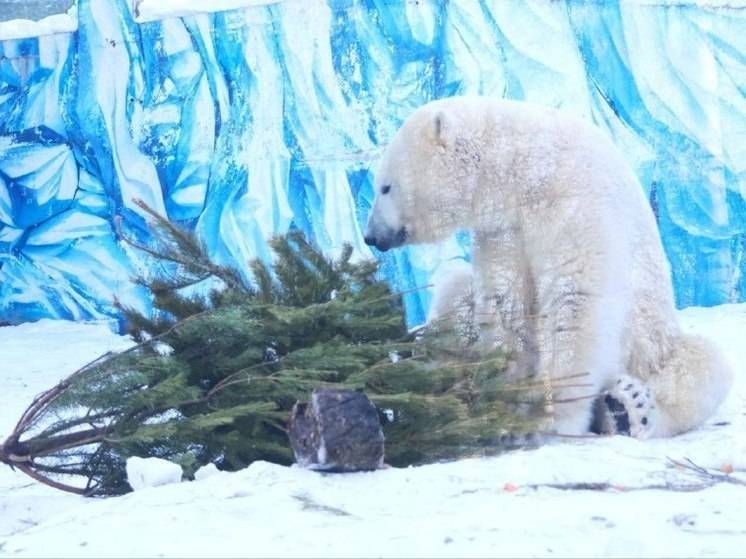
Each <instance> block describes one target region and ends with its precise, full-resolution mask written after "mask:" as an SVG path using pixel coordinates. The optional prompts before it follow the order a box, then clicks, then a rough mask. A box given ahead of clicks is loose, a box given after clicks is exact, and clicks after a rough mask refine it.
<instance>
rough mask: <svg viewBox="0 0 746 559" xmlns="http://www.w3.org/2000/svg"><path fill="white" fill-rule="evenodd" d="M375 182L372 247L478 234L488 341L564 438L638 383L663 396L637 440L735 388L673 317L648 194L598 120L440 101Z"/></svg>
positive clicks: (471, 285)
mask: <svg viewBox="0 0 746 559" xmlns="http://www.w3.org/2000/svg"><path fill="white" fill-rule="evenodd" d="M385 186H390V190H389V191H388V192H387V193H386V194H384V193H383V191H384V187H385ZM376 189H377V196H376V201H375V203H374V207H373V209H372V211H371V216H370V219H369V222H368V230H367V232H366V240H367V241H368V242H369V243H370V244H374V245H376V246H379V248H381V249H382V250H386V249H388V248H391V247H395V246H398V245H400V244H402V242H407V243H420V242H433V241H438V240H441V239H444V238H446V237H447V236H448V235H450V234H451V233H452V232H454V231H455V230H457V229H469V230H471V231H472V232H473V235H474V250H473V267H474V275H473V280H472V281H468V280H466V279H464V278H465V276H463V275H460V276H459V277H458V278H457V281H458V282H459V284H463V285H464V286H465V287H464V291H463V293H464V297H468V291H469V290H473V293H474V295H473V310H472V311H470V312H473V320H474V321H475V323H476V325H477V328H478V331H479V336H480V343H482V344H484V346H485V347H486V348H487V349H490V348H493V347H495V346H498V345H499V346H502V347H507V348H509V349H511V350H513V351H514V352H515V354H516V360H515V363H514V367H513V370H512V374H514V375H516V376H518V377H527V376H535V377H537V378H541V379H543V381H544V382H545V383H546V385H547V386H549V388H550V390H549V397H550V398H551V400H552V402H551V404H552V406H551V407H553V409H554V425H553V429H554V430H555V431H557V432H560V433H566V434H579V433H583V432H585V431H587V429H588V426H589V424H590V420H591V407H592V397H593V396H594V395H596V394H599V393H602V392H603V391H606V390H610V389H613V387H614V385H615V382H616V380H617V379H619V378H620V377H621V376H622V375H625V374H627V375H630V376H631V377H634V378H635V379H639V380H640V381H642V382H643V383H645V385H646V386H649V388H650V390H651V393H652V398H653V400H654V404H651V405H653V406H654V407H655V409H656V414H654V415H655V416H654V417H650V418H648V419H647V420H646V426H645V428H644V429H643V428H640V427H639V425H638V426H637V428H636V430H635V433H636V434H638V435H639V436H665V435H672V434H675V433H679V432H682V431H685V430H687V429H690V428H692V427H694V426H696V425H698V424H699V423H701V422H702V421H703V420H704V419H706V418H707V417H708V416H709V415H710V414H711V413H712V412H713V411H714V410H715V408H716V407H717V406H718V404H719V403H720V401H721V400H722V399H723V397H724V395H725V394H726V393H727V391H728V389H729V387H730V383H731V372H730V370H729V369H728V367H727V366H726V364H725V363H724V361H723V359H722V358H721V357H720V355H719V354H718V352H717V351H716V350H715V348H714V347H712V346H711V345H710V344H708V343H707V342H705V340H703V339H700V338H694V337H691V336H687V335H684V334H683V333H682V332H681V330H680V328H679V326H678V324H677V322H676V317H675V313H674V300H673V292H672V287H671V279H670V270H669V266H668V263H667V260H666V258H665V255H664V253H663V248H662V245H661V242H660V238H659V236H658V231H657V227H656V223H655V219H654V216H653V213H652V211H651V209H650V206H649V204H648V202H647V200H646V199H645V196H644V194H643V190H642V188H641V186H640V184H639V183H638V181H637V179H636V177H635V176H634V174H633V173H632V171H631V170H630V168H629V166H628V165H627V164H626V163H625V161H624V159H623V157H622V156H621V154H620V153H619V152H618V150H617V149H616V148H615V147H614V145H613V144H612V143H611V142H610V141H609V140H608V139H607V138H606V137H605V136H604V135H603V134H602V133H601V132H600V131H598V130H597V129H595V128H594V127H592V126H590V125H588V124H586V123H585V122H583V121H580V120H577V119H575V118H571V117H569V116H566V115H563V114H562V113H559V112H554V111H551V110H548V109H545V108H541V107H538V106H533V105H529V104H526V103H518V102H510V101H505V100H497V99H487V98H477V97H474V98H466V97H455V98H449V99H444V100H440V101H435V102H433V103H430V104H428V105H425V106H424V107H422V108H420V109H419V110H417V111H416V112H415V113H414V114H413V115H412V116H411V117H410V118H409V119H408V120H407V121H406V122H405V123H404V125H403V126H402V128H401V129H400V130H399V132H398V133H397V134H396V136H395V137H394V138H393V140H392V142H391V143H390V145H389V146H388V148H387V150H386V153H385V154H384V157H383V160H382V163H381V166H380V169H379V172H378V174H377V176H376ZM457 287H458V285H457V284H453V285H451V286H450V287H447V288H445V290H444V291H445V296H444V297H443V296H441V298H440V299H438V298H437V297H436V301H435V303H436V304H435V310H434V315H435V316H442V315H443V314H444V313H445V312H449V311H448V308H449V307H448V305H447V301H448V300H451V301H456V303H454V304H455V305H457V306H458V305H460V306H461V308H463V305H464V303H463V301H464V298H463V297H461V298H459V297H458V296H456V295H455V292H454V289H457ZM444 301H445V302H446V304H444ZM583 373H585V374H586V376H585V377H583V378H582V379H578V378H574V379H573V380H572V381H568V380H566V379H568V378H572V377H574V376H575V375H578V374H583ZM567 384H570V385H571V386H565V385H567ZM579 385H583V386H579ZM631 415H632V416H634V414H631ZM652 415H653V414H651V416H652ZM630 419H631V420H633V419H634V418H633V417H630Z"/></svg>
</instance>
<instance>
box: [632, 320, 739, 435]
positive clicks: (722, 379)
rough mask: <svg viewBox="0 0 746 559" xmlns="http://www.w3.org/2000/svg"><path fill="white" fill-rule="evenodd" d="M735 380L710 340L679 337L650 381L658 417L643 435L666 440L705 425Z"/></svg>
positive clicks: (648, 382) (672, 343)
mask: <svg viewBox="0 0 746 559" xmlns="http://www.w3.org/2000/svg"><path fill="white" fill-rule="evenodd" d="M646 376H647V375H646ZM732 381H733V373H732V371H731V369H730V366H729V365H728V363H727V362H726V361H725V358H724V357H723V356H722V355H721V353H720V351H719V350H718V349H717V348H716V347H715V346H714V345H713V344H712V343H711V342H710V341H709V340H706V339H704V338H701V337H698V336H690V335H680V336H677V337H675V338H674V339H673V340H672V341H671V346H670V351H669V352H668V354H667V355H665V356H663V365H662V367H661V368H660V369H659V370H657V371H655V372H653V373H651V374H649V376H648V378H647V385H648V386H649V387H650V392H651V394H652V397H653V399H654V400H655V404H656V408H657V414H656V417H655V419H654V424H653V425H652V427H651V428H650V429H649V430H647V431H645V430H644V431H642V432H641V433H640V435H641V436H643V437H645V436H651V437H665V436H671V435H676V434H678V433H683V432H684V431H688V430H690V429H692V428H694V427H697V426H698V425H701V424H702V423H703V422H704V421H705V420H706V419H707V418H708V417H710V416H711V415H712V414H713V413H714V412H715V410H716V409H717V408H718V406H719V405H720V403H721V402H722V401H723V399H724V398H725V396H726V395H727V394H728V391H729V390H730V386H731V384H732ZM640 435H638V436H640Z"/></svg>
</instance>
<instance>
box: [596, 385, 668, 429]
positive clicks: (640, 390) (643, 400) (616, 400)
mask: <svg viewBox="0 0 746 559" xmlns="http://www.w3.org/2000/svg"><path fill="white" fill-rule="evenodd" d="M604 404H605V406H606V410H605V412H606V416H607V417H606V421H605V422H604V423H605V425H606V429H605V430H606V431H607V432H609V433H612V434H619V435H629V436H632V437H636V438H638V439H646V438H648V437H650V436H651V435H652V433H653V427H654V425H655V420H656V415H657V411H656V408H655V400H654V399H653V397H652V395H651V394H650V389H649V388H648V387H647V386H646V385H645V383H643V382H642V381H641V380H640V379H637V378H634V377H630V376H627V375H623V376H621V377H620V378H619V379H617V381H616V383H615V384H614V386H613V387H612V388H611V389H610V390H609V391H608V393H607V394H606V397H605V398H604Z"/></svg>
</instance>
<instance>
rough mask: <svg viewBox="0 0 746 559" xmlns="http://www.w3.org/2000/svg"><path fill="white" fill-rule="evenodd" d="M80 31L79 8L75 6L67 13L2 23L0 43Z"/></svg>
mask: <svg viewBox="0 0 746 559" xmlns="http://www.w3.org/2000/svg"><path fill="white" fill-rule="evenodd" d="M77 30H78V8H77V6H76V4H73V5H72V6H71V7H70V9H69V10H67V12H65V13H62V14H54V15H51V16H47V17H44V18H42V19H40V20H38V21H35V20H32V19H11V20H8V21H0V41H6V40H10V39H26V38H28V37H41V36H42V35H52V34H54V33H72V32H74V31H77Z"/></svg>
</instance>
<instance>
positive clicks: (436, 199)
mask: <svg viewBox="0 0 746 559" xmlns="http://www.w3.org/2000/svg"><path fill="white" fill-rule="evenodd" d="M454 108H456V109H458V107H454ZM450 109H451V106H450V105H447V104H446V101H435V102H432V103H429V104H427V105H425V106H423V107H421V108H419V109H418V110H417V111H415V113H413V114H412V115H411V116H410V117H409V118H408V119H407V120H406V121H405V123H404V124H403V125H402V127H401V128H400V129H399V131H398V132H397V133H396V134H395V135H394V138H393V139H392V140H391V142H390V143H389V145H388V146H387V148H386V150H385V152H384V154H383V157H382V160H381V163H380V165H379V168H378V171H377V173H376V178H375V195H376V196H375V201H374V203H373V208H372V209H371V212H370V216H369V218H368V226H367V229H366V232H365V242H366V243H367V244H368V245H370V246H374V247H376V248H377V249H378V250H381V251H386V250H389V249H392V248H396V247H399V246H402V245H404V244H416V243H429V242H436V241H440V240H442V239H444V238H446V237H448V235H450V234H451V233H453V232H454V230H456V229H458V228H460V227H469V224H468V223H463V222H464V219H467V220H468V217H467V213H468V212H466V211H465V210H466V208H467V206H468V205H470V204H471V200H470V198H471V193H472V192H474V188H473V183H474V182H475V181H476V176H477V172H476V167H478V163H479V154H478V150H476V149H472V148H473V146H472V142H471V141H470V137H469V136H470V134H469V133H468V132H469V129H470V127H469V126H467V125H466V124H467V123H466V122H465V120H466V119H464V118H463V117H464V115H463V114H460V113H459V112H458V110H456V111H455V112H454V111H451V110H450ZM464 132H467V133H466V134H465V133H464ZM462 214H463V215H462Z"/></svg>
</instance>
